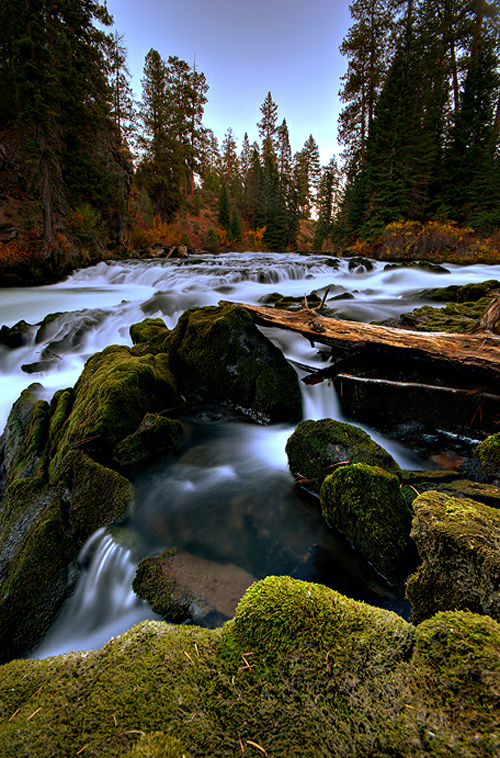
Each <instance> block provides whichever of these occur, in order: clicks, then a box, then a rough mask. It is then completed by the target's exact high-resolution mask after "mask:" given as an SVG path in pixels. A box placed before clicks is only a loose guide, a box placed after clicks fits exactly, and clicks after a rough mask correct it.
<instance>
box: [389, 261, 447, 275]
mask: <svg viewBox="0 0 500 758" xmlns="http://www.w3.org/2000/svg"><path fill="white" fill-rule="evenodd" d="M397 268H420V269H423V270H424V271H431V272H432V273H433V274H449V273H450V272H449V270H448V269H447V268H445V267H444V266H441V265H440V264H439V263H431V262H430V261H404V262H402V263H388V264H387V265H386V266H384V271H392V270H393V269H397Z"/></svg>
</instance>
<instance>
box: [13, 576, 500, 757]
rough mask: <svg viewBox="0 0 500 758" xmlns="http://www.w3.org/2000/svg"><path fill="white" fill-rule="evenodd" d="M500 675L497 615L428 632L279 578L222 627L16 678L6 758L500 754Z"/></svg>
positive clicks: (133, 642)
mask: <svg viewBox="0 0 500 758" xmlns="http://www.w3.org/2000/svg"><path fill="white" fill-rule="evenodd" d="M499 675H500V625H499V624H498V623H497V622H495V621H493V620H492V619H490V618H488V617H484V616H483V617H480V616H477V615H475V614H472V613H451V612H449V613H442V614H438V615H437V616H436V617H435V618H433V619H430V620H429V621H426V622H424V623H423V624H421V625H420V626H419V627H418V628H417V629H415V627H414V626H412V625H411V624H408V623H407V622H406V621H404V620H403V619H402V618H400V617H398V616H396V615H395V614H394V613H391V612H389V611H384V610H380V609H375V608H370V607H369V606H367V605H365V604H363V603H360V602H354V601H353V600H349V599H348V598H345V597H342V596H341V595H339V594H338V593H336V592H333V591H332V590H330V589H328V588H327V587H321V586H319V585H314V584H309V583H306V582H299V581H297V580H293V579H290V578H288V577H269V578H267V579H265V580H263V581H262V582H258V583H256V584H254V585H253V586H252V587H251V588H250V589H249V590H248V592H247V593H246V595H245V596H244V598H243V599H242V601H241V602H240V604H239V607H238V610H237V613H236V617H235V619H234V620H233V621H230V622H228V624H226V625H225V627H224V628H223V629H220V628H219V629H215V630H207V629H201V628H199V627H192V626H191V627H189V626H177V627H175V626H172V625H169V624H165V623H164V622H157V621H146V622H144V623H142V624H140V625H139V626H137V627H135V628H134V629H132V630H130V631H129V632H126V633H125V634H123V635H120V636H119V637H115V638H113V639H112V640H110V641H109V642H108V643H107V644H106V645H105V646H104V647H103V648H102V649H101V650H97V651H88V652H85V653H71V654H69V655H64V656H55V657H52V658H48V659H46V660H44V661H37V660H28V661H21V660H17V661H12V662H11V663H9V664H8V665H6V666H4V667H3V668H2V670H1V676H0V716H1V719H0V744H1V745H2V758H18V756H20V755H25V756H40V755H50V756H51V757H52V758H66V756H68V755H76V754H78V753H80V754H82V753H85V752H95V753H96V754H97V753H99V752H103V753H105V755H106V756H108V757H109V758H115V757H116V758H118V756H120V758H121V757H122V756H130V758H131V757H132V756H140V755H148V756H158V758H159V756H160V755H161V756H162V758H164V756H170V757H171V758H180V756H181V755H186V758H187V756H188V753H187V752H186V751H189V754H191V755H193V756H195V755H196V756H211V757H212V758H226V756H228V755H240V754H242V752H243V751H245V753H248V755H251V754H252V755H253V754H255V755H261V754H264V753H263V752H262V751H265V752H266V754H268V755H270V756H271V755H273V756H275V758H288V757H289V756H292V755H300V756H306V755H307V756H308V758H330V757H331V756H336V758H352V756H365V757H366V758H368V756H377V758H394V757H395V756H399V757H400V758H424V756H427V755H432V756H434V757H435V758H450V756H451V755H457V756H467V758H484V757H485V756H491V757H493V756H496V755H498V753H499V750H500V727H499V723H498V679H499ZM174 749H175V750H177V749H178V751H177V752H173V753H172V752H169V751H171V750H174Z"/></svg>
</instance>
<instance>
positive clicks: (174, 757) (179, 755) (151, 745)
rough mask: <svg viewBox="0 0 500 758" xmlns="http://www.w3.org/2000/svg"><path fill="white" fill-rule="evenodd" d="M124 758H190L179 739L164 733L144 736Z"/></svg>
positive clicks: (152, 733) (151, 733)
mask: <svg viewBox="0 0 500 758" xmlns="http://www.w3.org/2000/svg"><path fill="white" fill-rule="evenodd" d="M124 758H190V754H189V753H188V751H187V750H186V749H185V748H184V747H183V745H182V742H181V741H180V740H178V739H177V737H172V735H170V734H164V733H163V732H150V733H149V734H143V735H141V737H140V738H139V740H138V741H137V743H136V744H135V745H134V747H133V748H131V749H130V750H129V751H128V752H127V753H126V755H125V757H124Z"/></svg>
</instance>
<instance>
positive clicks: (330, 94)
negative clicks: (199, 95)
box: [107, 0, 350, 163]
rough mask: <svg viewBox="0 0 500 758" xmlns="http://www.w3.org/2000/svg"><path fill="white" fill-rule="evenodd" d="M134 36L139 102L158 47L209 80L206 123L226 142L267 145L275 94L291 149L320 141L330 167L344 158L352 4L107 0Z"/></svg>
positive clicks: (325, 0)
mask: <svg viewBox="0 0 500 758" xmlns="http://www.w3.org/2000/svg"><path fill="white" fill-rule="evenodd" d="M107 7H108V10H109V11H110V13H111V14H112V15H113V17H114V21H115V28H116V29H117V30H118V32H119V33H120V34H123V35H124V37H125V40H124V41H125V44H126V46H127V49H128V54H129V57H128V64H129V68H130V71H131V73H132V75H133V86H134V89H135V91H136V94H137V95H138V96H140V94H141V85H140V80H141V76H142V70H143V66H144V58H145V56H146V53H147V52H148V50H149V49H150V48H151V47H154V48H155V49H156V50H158V52H159V53H160V55H161V56H162V57H163V58H164V59H167V58H168V56H169V55H177V56H178V57H179V58H183V59H184V60H186V61H187V62H188V63H190V64H192V63H193V60H194V57H195V56H196V65H197V68H198V69H199V70H200V71H203V73H204V74H205V76H206V78H207V82H208V84H209V86H210V89H209V91H208V103H207V105H206V108H205V117H204V123H205V125H206V126H207V127H210V128H211V129H213V130H214V132H215V134H216V136H217V137H218V139H219V142H221V141H222V138H223V136H224V133H225V132H226V130H227V128H228V127H229V126H230V127H232V129H233V131H234V133H235V135H236V137H237V139H238V147H240V146H241V140H242V138H243V135H244V133H245V131H247V132H248V135H249V138H250V141H251V142H252V141H253V140H255V139H257V138H258V130H257V126H256V124H257V122H258V121H259V120H260V117H261V114H260V106H261V104H262V102H263V100H264V98H265V96H266V94H267V92H268V91H271V94H272V96H273V100H274V101H275V102H276V103H277V104H278V107H279V111H278V119H279V122H280V123H281V121H282V119H283V118H286V120H287V124H288V128H289V131H290V138H291V143H292V150H293V151H296V150H298V149H300V148H301V147H302V145H303V144H304V142H305V140H306V139H307V137H308V136H309V134H313V136H314V137H315V139H316V141H317V143H318V145H319V148H320V153H321V159H322V161H323V163H326V162H327V161H328V160H329V159H330V158H331V156H332V155H333V154H334V153H338V150H339V148H338V146H337V142H336V135H337V117H338V113H339V110H340V108H341V104H340V102H339V99H338V91H339V89H340V86H341V83H340V77H341V76H342V75H343V74H344V73H345V71H346V68H347V62H346V60H345V59H344V58H343V57H342V56H341V55H340V53H339V50H338V48H339V45H340V43H341V42H342V39H343V37H344V36H345V34H346V32H347V30H348V28H349V26H350V14H349V2H348V0H141V3H138V2H137V0H107Z"/></svg>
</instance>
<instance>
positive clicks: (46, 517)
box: [0, 477, 78, 663]
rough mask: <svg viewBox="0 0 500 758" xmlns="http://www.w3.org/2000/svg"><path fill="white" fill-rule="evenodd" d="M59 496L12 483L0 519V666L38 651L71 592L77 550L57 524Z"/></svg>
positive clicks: (31, 484) (31, 483)
mask: <svg viewBox="0 0 500 758" xmlns="http://www.w3.org/2000/svg"><path fill="white" fill-rule="evenodd" d="M59 502H60V493H58V492H56V491H55V490H54V489H53V488H50V487H47V484H46V482H44V481H43V479H42V478H41V477H31V478H26V479H17V480H16V481H14V482H13V483H12V484H11V485H10V486H9V488H8V489H7V492H6V494H5V498H4V502H3V505H2V509H1V514H2V515H1V519H0V663H5V662H6V661H8V660H10V659H11V658H16V657H20V656H22V655H24V654H25V653H26V652H28V651H30V650H31V649H32V648H33V647H35V645H37V644H38V643H39V641H40V639H41V638H42V637H43V635H44V634H45V632H46V631H47V629H48V628H49V626H50V624H51V623H52V621H53V620H54V618H55V616H56V614H57V611H58V609H59V607H60V605H61V603H62V601H63V600H64V599H65V597H66V596H67V593H68V591H69V589H70V587H71V583H72V578H74V574H72V568H71V563H72V561H73V560H74V559H75V558H76V555H77V552H78V548H77V545H76V543H75V542H74V540H73V539H72V537H71V536H70V535H69V534H68V531H67V529H66V528H65V525H64V523H63V520H62V518H61V514H60V510H59Z"/></svg>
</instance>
